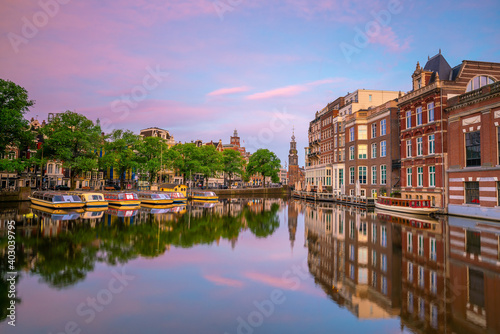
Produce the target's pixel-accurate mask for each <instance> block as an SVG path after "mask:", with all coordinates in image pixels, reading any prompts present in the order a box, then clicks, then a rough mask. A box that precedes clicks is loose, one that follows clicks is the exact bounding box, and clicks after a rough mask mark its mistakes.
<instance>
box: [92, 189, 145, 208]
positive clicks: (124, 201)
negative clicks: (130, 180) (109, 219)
mask: <svg viewBox="0 0 500 334" xmlns="http://www.w3.org/2000/svg"><path fill="white" fill-rule="evenodd" d="M102 194H103V195H104V199H105V200H106V201H108V203H109V205H119V206H133V207H138V206H139V205H140V204H141V201H140V200H139V198H138V197H137V194H136V193H132V192H112V191H110V192H103V193H102Z"/></svg>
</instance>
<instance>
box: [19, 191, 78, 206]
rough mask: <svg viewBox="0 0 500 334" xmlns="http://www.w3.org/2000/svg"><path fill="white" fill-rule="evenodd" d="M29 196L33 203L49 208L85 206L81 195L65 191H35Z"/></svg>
mask: <svg viewBox="0 0 500 334" xmlns="http://www.w3.org/2000/svg"><path fill="white" fill-rule="evenodd" d="M28 198H29V199H30V200H31V203H33V204H35V205H40V206H45V207H48V208H55V209H74V208H81V207H83V206H84V203H83V202H82V200H81V199H80V197H78V196H76V195H70V194H68V193H64V192H50V191H34V192H33V194H31V196H30V197H28Z"/></svg>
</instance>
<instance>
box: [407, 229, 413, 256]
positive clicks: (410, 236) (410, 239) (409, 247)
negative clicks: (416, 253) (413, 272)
mask: <svg viewBox="0 0 500 334" xmlns="http://www.w3.org/2000/svg"><path fill="white" fill-rule="evenodd" d="M407 240H408V241H407V243H406V251H407V252H408V253H412V252H413V234H412V233H411V232H408V237H407Z"/></svg>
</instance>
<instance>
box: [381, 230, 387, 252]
mask: <svg viewBox="0 0 500 334" xmlns="http://www.w3.org/2000/svg"><path fill="white" fill-rule="evenodd" d="M380 230H381V233H380V244H381V245H382V247H387V227H385V226H382V227H381V228H380Z"/></svg>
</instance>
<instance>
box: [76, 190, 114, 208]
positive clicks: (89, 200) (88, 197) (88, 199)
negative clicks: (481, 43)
mask: <svg viewBox="0 0 500 334" xmlns="http://www.w3.org/2000/svg"><path fill="white" fill-rule="evenodd" d="M68 194H71V195H77V196H78V197H80V199H81V200H82V202H83V203H84V204H85V206H86V207H87V208H106V207H107V206H108V202H107V201H106V200H105V199H104V196H103V194H101V193H92V192H85V191H70V192H68Z"/></svg>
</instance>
